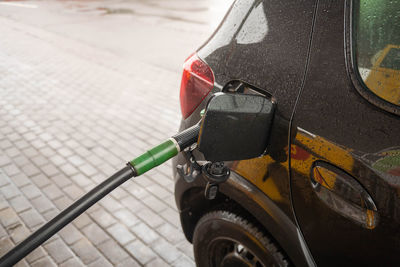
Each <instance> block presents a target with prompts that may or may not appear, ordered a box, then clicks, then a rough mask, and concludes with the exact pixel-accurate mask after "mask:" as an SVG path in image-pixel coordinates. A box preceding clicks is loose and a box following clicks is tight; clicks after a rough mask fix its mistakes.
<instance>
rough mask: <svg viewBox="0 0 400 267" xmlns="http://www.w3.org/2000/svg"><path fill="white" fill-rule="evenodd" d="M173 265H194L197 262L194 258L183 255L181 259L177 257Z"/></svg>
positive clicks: (179, 266)
mask: <svg viewBox="0 0 400 267" xmlns="http://www.w3.org/2000/svg"><path fill="white" fill-rule="evenodd" d="M172 266H173V267H194V266H195V264H194V262H193V260H192V259H190V258H188V257H186V256H182V257H180V258H179V259H177V260H176V261H175V262H174V263H173V264H172Z"/></svg>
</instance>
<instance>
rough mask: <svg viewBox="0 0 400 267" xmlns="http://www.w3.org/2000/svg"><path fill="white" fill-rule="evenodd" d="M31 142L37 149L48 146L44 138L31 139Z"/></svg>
mask: <svg viewBox="0 0 400 267" xmlns="http://www.w3.org/2000/svg"><path fill="white" fill-rule="evenodd" d="M31 144H32V146H33V147H34V148H36V149H41V148H43V147H45V146H46V144H45V143H44V142H43V141H42V140H39V139H36V140H34V141H31Z"/></svg>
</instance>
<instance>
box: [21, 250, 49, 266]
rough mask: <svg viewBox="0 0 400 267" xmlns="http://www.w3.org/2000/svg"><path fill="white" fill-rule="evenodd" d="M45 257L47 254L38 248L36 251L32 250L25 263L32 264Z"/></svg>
mask: <svg viewBox="0 0 400 267" xmlns="http://www.w3.org/2000/svg"><path fill="white" fill-rule="evenodd" d="M45 256H47V252H45V250H44V249H43V248H42V247H38V248H36V249H34V250H33V251H32V252H31V253H29V254H28V255H27V256H26V257H25V259H26V261H27V262H29V263H31V264H32V263H33V262H35V261H37V260H38V259H40V258H43V257H45Z"/></svg>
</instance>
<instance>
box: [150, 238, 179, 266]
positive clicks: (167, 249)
mask: <svg viewBox="0 0 400 267" xmlns="http://www.w3.org/2000/svg"><path fill="white" fill-rule="evenodd" d="M152 249H153V250H154V251H155V252H157V254H158V255H160V256H161V257H162V258H163V259H164V260H165V261H166V262H168V263H169V264H171V263H172V262H173V261H175V260H177V259H178V258H179V257H181V256H182V253H181V252H180V251H179V250H178V249H177V248H176V247H175V246H172V245H171V244H170V243H168V242H167V241H165V239H162V238H161V239H159V240H157V242H155V243H154V244H152Z"/></svg>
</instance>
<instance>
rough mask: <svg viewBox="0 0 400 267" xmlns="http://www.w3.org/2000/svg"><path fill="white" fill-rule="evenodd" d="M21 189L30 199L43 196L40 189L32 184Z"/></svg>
mask: <svg viewBox="0 0 400 267" xmlns="http://www.w3.org/2000/svg"><path fill="white" fill-rule="evenodd" d="M20 189H21V191H22V192H23V193H24V195H25V196H26V197H27V198H28V199H32V198H35V197H38V196H40V195H41V194H42V193H41V192H40V191H39V189H38V188H37V187H36V186H34V185H32V184H28V185H26V186H24V187H22V188H20Z"/></svg>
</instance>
